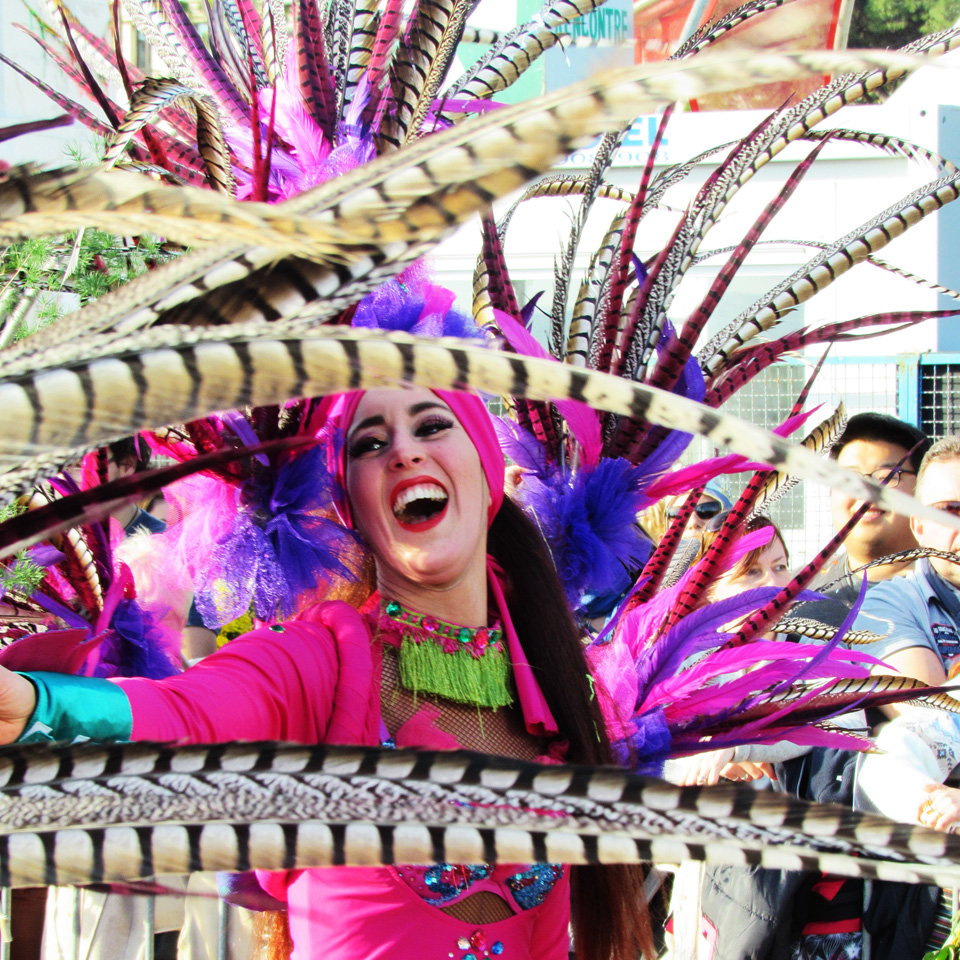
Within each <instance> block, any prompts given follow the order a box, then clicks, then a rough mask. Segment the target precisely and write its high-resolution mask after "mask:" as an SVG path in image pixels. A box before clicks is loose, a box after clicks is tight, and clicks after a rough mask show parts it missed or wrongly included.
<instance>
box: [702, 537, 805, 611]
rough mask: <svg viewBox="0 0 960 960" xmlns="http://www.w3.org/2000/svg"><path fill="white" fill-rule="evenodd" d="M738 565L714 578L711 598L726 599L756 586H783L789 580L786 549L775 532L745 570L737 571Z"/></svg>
mask: <svg viewBox="0 0 960 960" xmlns="http://www.w3.org/2000/svg"><path fill="white" fill-rule="evenodd" d="M738 566H739V564H738V565H737V566H735V567H734V568H733V570H731V571H729V572H728V573H725V574H724V575H723V576H721V577H719V578H718V579H717V580H716V582H715V583H714V585H713V589H712V590H711V591H710V599H711V600H726V598H727V597H735V596H736V595H737V594H738V593H743V592H744V591H745V590H754V589H756V588H757V587H779V588H783V587H785V586H786V585H787V584H788V583H789V582H790V568H789V566H788V564H787V551H786V550H785V549H784V547H783V543H782V542H781V541H780V538H779V537H778V536H777V535H776V534H774V536H773V538H772V539H771V541H770V542H769V543H768V544H767V545H766V546H765V547H764V548H763V549H762V550H761V551H760V554H759V556H758V557H757V559H756V560H754V562H753V563H752V564H751V565H750V566H749V567H747V569H746V570H741V571H738ZM735 573H736V576H734V574H735Z"/></svg>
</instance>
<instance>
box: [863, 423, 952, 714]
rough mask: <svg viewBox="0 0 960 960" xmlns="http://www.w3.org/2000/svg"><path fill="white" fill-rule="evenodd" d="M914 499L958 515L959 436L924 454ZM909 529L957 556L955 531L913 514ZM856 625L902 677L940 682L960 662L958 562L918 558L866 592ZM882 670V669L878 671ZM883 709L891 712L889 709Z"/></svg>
mask: <svg viewBox="0 0 960 960" xmlns="http://www.w3.org/2000/svg"><path fill="white" fill-rule="evenodd" d="M916 497H917V499H918V500H919V501H920V502H921V503H923V504H926V505H927V506H932V507H936V508H937V509H940V510H945V511H946V512H947V513H951V514H953V515H954V516H960V437H944V438H943V439H942V440H938V441H937V442H936V443H935V444H934V445H933V446H932V447H931V448H930V450H929V451H928V452H927V454H926V456H925V457H924V458H923V463H922V464H921V465H920V470H919V473H918V475H917V481H916ZM910 526H911V529H912V530H913V533H914V535H915V536H916V539H917V543H918V544H919V545H920V546H921V547H929V548H931V549H934V550H940V551H944V552H945V553H948V554H958V560H960V531H957V530H954V529H953V528H952V527H947V526H944V525H943V524H940V523H936V522H934V521H931V520H922V519H920V518H917V517H914V518H913V519H912V520H911V521H910ZM856 628H857V629H864V630H871V631H873V632H874V633H880V634H883V635H885V637H884V639H883V640H882V641H880V642H878V643H875V644H872V645H871V646H869V647H865V648H864V649H865V650H866V652H867V653H870V654H872V655H873V656H875V657H878V658H879V659H881V660H883V661H885V662H886V663H888V664H889V665H890V666H892V667H894V668H895V669H896V670H897V671H899V672H900V673H902V674H903V675H904V676H908V677H916V678H917V679H918V680H923V681H924V682H925V683H931V684H937V683H943V682H944V681H945V680H946V678H947V674H948V673H949V672H951V667H953V668H954V671H956V669H957V666H958V664H960V564H958V563H956V562H954V561H953V560H950V559H949V558H947V557H929V558H923V559H921V560H919V561H917V564H916V566H915V568H914V571H913V572H912V573H911V574H909V575H908V576H906V577H897V578H895V579H893V580H889V581H887V582H886V583H882V584H879V585H878V586H877V587H876V588H875V589H873V590H871V591H870V593H869V595H868V596H867V598H866V600H864V603H863V608H862V610H861V612H860V616H859V617H858V618H857V622H856ZM877 672H883V671H877ZM884 712H886V713H888V714H890V715H895V714H896V713H898V712H899V711H898V710H897V709H896V708H894V707H885V708H884Z"/></svg>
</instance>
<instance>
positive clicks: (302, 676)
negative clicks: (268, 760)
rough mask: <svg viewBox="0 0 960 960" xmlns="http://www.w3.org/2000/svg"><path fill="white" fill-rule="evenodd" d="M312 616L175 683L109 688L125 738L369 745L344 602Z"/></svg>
mask: <svg viewBox="0 0 960 960" xmlns="http://www.w3.org/2000/svg"><path fill="white" fill-rule="evenodd" d="M317 611H318V612H317V613H315V614H314V615H313V616H309V619H308V620H306V621H294V622H292V623H287V624H284V625H283V629H282V630H276V629H272V628H270V627H265V628H262V629H260V630H254V631H253V632H252V633H248V634H246V635H245V636H243V637H238V638H237V639H236V640H233V641H231V642H230V643H229V644H228V645H227V646H226V647H224V648H223V649H222V650H220V651H218V652H217V653H215V654H213V655H212V656H210V657H207V658H206V659H205V660H203V661H201V662H200V663H198V664H197V665H196V666H194V667H191V668H190V669H189V670H187V671H186V672H185V673H182V674H179V675H178V676H175V677H170V678H168V679H166V680H143V679H138V678H136V679H123V680H118V681H116V682H117V685H118V686H120V687H121V688H122V689H123V691H124V693H126V695H127V697H128V699H129V700H130V709H131V711H132V713H133V733H132V739H134V740H159V741H187V742H192V743H217V742H222V741H227V740H287V741H295V742H298V743H322V742H334V743H364V742H367V743H369V742H371V741H370V739H369V736H370V732H369V730H368V728H370V727H371V726H372V721H371V710H370V708H371V706H373V707H374V710H373V711H372V712H373V713H374V714H375V713H376V709H375V705H373V704H371V703H370V698H371V696H372V693H373V692H378V691H376V690H375V685H371V678H372V652H371V649H370V635H369V633H368V632H367V631H366V629H365V628H364V626H363V623H362V621H361V620H360V617H359V616H358V615H357V613H356V611H354V610H353V609H352V608H351V607H348V606H347V605H346V604H341V603H331V604H323V605H321V607H319V608H317ZM330 627H333V628H334V629H333V630H331V629H330ZM372 686H373V690H372V689H371V687H372ZM372 742H374V743H375V742H376V739H374V740H373V741H372Z"/></svg>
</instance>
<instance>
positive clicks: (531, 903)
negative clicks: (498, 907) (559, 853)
mask: <svg viewBox="0 0 960 960" xmlns="http://www.w3.org/2000/svg"><path fill="white" fill-rule="evenodd" d="M562 876H563V867H561V866H560V865H559V864H556V863H538V864H535V865H534V866H532V867H531V868H530V869H529V870H525V871H524V872H523V873H515V874H514V875H513V876H512V877H507V886H508V887H509V888H510V892H511V893H512V894H513V899H514V900H516V901H517V906H518V907H520V909H521V910H532V909H533V908H534V907H539V906H540V904H541V903H543V901H544V900H545V899H546V897H547V894H548V893H550V891H551V890H552V889H553V888H554V887H555V886H556V885H557V881H558V880H559V879H560V878H561V877H562Z"/></svg>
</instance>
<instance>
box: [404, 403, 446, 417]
mask: <svg viewBox="0 0 960 960" xmlns="http://www.w3.org/2000/svg"><path fill="white" fill-rule="evenodd" d="M447 409H448V407H447V406H446V405H445V404H442V403H437V401H436V400H421V401H420V402H419V403H415V404H414V405H413V406H412V407H410V409H409V411H408V413H409V414H410V416H411V417H415V416H416V415H417V414H418V413H423V411H424V410H447Z"/></svg>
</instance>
